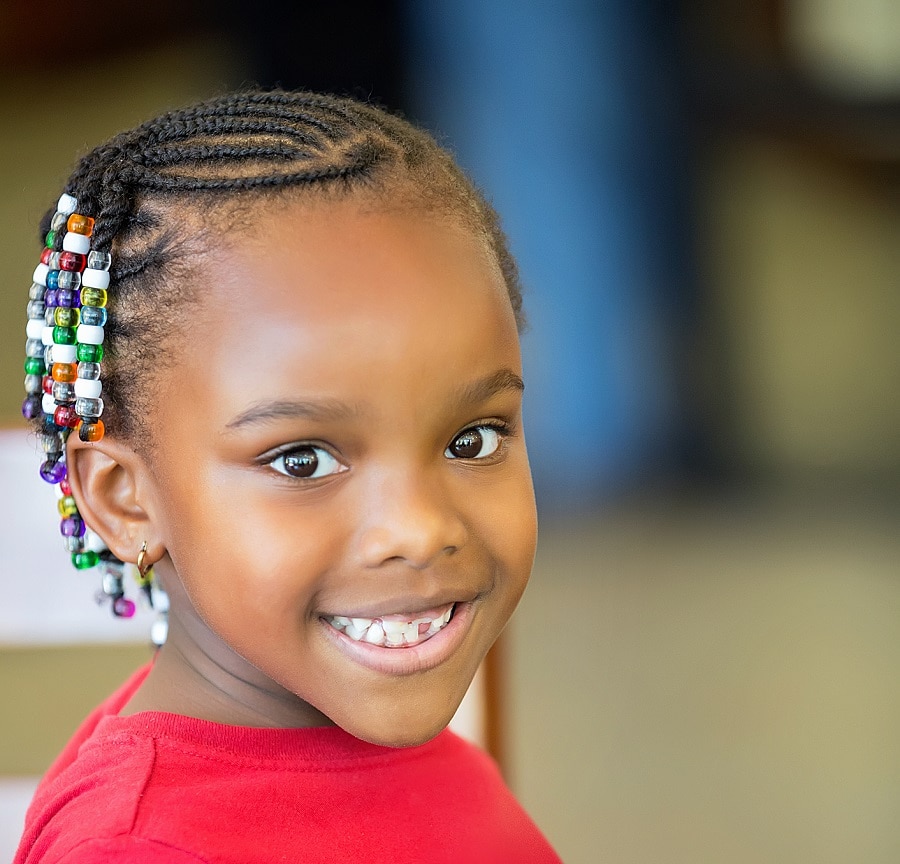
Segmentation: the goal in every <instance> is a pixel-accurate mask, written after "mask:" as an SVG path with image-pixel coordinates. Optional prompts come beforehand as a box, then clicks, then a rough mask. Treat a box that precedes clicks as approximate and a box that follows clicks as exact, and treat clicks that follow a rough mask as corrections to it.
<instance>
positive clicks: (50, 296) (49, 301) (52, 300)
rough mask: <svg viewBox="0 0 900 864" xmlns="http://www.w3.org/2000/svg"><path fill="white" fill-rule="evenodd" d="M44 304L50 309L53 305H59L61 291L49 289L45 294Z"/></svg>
mask: <svg viewBox="0 0 900 864" xmlns="http://www.w3.org/2000/svg"><path fill="white" fill-rule="evenodd" d="M44 306H46V307H47V308H48V309H49V308H51V307H52V306H59V291H49V290H48V291H47V293H46V294H44Z"/></svg>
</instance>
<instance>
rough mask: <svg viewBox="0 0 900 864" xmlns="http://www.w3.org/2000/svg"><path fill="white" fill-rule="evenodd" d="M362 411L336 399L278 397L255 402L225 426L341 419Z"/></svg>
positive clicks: (227, 427) (237, 427)
mask: <svg viewBox="0 0 900 864" xmlns="http://www.w3.org/2000/svg"><path fill="white" fill-rule="evenodd" d="M360 413H362V412H361V411H360V410H359V408H357V407H356V406H355V405H348V404H347V403H346V402H341V401H340V400H338V399H316V400H315V401H314V402H310V401H305V400H302V399H286V400H285V399H279V400H278V401H272V402H255V403H254V404H253V405H251V406H250V407H249V408H247V410H246V411H242V412H241V413H240V414H238V416H237V417H235V418H234V419H233V420H231V421H230V422H229V423H228V424H227V425H226V426H225V428H226V429H228V430H234V429H241V428H243V427H245V426H256V425H262V424H265V423H269V422H271V421H274V420H316V421H323V420H342V419H346V418H349V417H356V416H357V415H359V414H360Z"/></svg>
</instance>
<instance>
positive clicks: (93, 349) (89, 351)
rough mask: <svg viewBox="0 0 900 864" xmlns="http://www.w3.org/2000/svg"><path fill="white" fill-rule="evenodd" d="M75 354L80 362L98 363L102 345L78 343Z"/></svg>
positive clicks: (101, 356)
mask: <svg viewBox="0 0 900 864" xmlns="http://www.w3.org/2000/svg"><path fill="white" fill-rule="evenodd" d="M75 354H76V356H77V357H78V359H79V360H80V361H81V362H82V363H99V362H100V361H101V360H102V359H103V346H102V345H82V344H79V345H78V348H76V349H75Z"/></svg>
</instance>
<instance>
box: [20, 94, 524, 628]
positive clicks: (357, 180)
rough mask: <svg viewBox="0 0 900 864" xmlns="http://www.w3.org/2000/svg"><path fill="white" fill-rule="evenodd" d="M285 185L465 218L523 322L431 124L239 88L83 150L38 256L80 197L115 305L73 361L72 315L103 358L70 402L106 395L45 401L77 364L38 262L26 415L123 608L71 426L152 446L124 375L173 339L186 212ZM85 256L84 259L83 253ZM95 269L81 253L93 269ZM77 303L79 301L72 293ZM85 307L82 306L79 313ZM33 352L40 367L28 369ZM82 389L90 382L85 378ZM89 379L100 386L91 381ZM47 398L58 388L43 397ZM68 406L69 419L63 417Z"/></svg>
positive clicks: (108, 590) (510, 284)
mask: <svg viewBox="0 0 900 864" xmlns="http://www.w3.org/2000/svg"><path fill="white" fill-rule="evenodd" d="M284 194H300V195H303V194H306V195H309V196H327V195H331V196H349V195H352V194H367V195H374V196H381V197H382V198H384V199H386V200H390V201H393V202H399V204H400V205H402V204H404V203H408V204H409V205H410V206H414V207H419V208H426V209H429V210H431V211H434V212H438V213H441V214H443V215H447V216H449V217H451V218H455V219H457V220H458V221H461V222H462V223H463V225H464V226H465V227H467V228H469V229H470V230H472V231H473V232H475V233H476V234H477V235H478V236H480V237H482V238H483V240H484V241H485V242H486V244H487V246H488V248H489V249H490V250H491V252H492V253H493V255H494V257H495V259H496V262H497V264H498V266H499V268H500V271H501V274H502V276H503V278H504V280H505V283H506V287H507V291H508V294H509V297H510V301H511V303H512V307H513V310H514V313H515V315H516V319H517V321H519V323H520V324H521V291H520V286H519V281H518V274H517V270H516V265H515V262H514V260H513V258H512V256H511V254H510V252H509V250H508V247H507V243H506V239H505V237H504V235H503V233H502V231H501V229H500V225H499V220H498V218H497V215H496V213H495V211H494V210H493V208H492V207H491V206H490V204H489V203H488V202H487V201H486V200H485V198H484V197H483V196H482V194H481V193H480V192H479V191H478V190H477V189H476V188H475V187H474V186H473V185H472V183H471V182H470V181H469V180H468V178H466V177H465V175H464V174H463V173H462V172H461V171H460V169H459V168H458V167H457V166H456V165H455V163H454V162H453V159H452V158H451V157H450V155H449V154H448V153H447V152H446V151H444V150H443V149H442V148H441V147H440V146H439V145H438V144H437V143H436V142H435V141H434V139H433V138H432V137H431V136H429V135H428V134H427V133H425V132H423V131H421V130H419V129H417V128H415V127H414V126H412V125H411V124H409V123H407V122H406V121H405V120H402V119H400V118H399V117H396V116H393V115H391V114H388V113H387V112H385V111H382V110H380V109H378V108H375V107H372V106H370V105H366V104H363V103H360V102H356V101H354V100H350V99H344V98H339V97H333V96H325V95H321V94H316V93H304V92H298V93H290V92H283V91H270V92H262V91H249V92H239V93H235V94H230V95H226V96H223V97H220V98H217V99H213V100H210V101H207V102H203V103H200V104H197V105H194V106H192V107H189V108H185V109H182V110H179V111H173V112H170V113H167V114H164V115H162V116H160V117H158V118H156V119H154V120H151V121H149V122H147V123H144V124H143V125H141V126H139V127H137V128H136V129H134V130H131V131H128V132H124V133H122V134H120V135H117V136H116V137H115V138H113V139H112V140H110V141H109V142H108V143H106V144H103V145H101V146H99V147H97V148H96V149H94V150H93V151H92V152H90V153H88V154H87V155H86V156H84V157H83V158H82V159H81V161H80V162H79V163H78V165H77V167H76V168H75V171H74V172H73V174H72V176H71V177H70V178H69V181H68V183H67V184H66V187H65V195H64V196H63V198H61V199H60V204H59V205H58V206H57V208H56V209H55V210H51V211H49V212H48V213H47V214H46V216H45V217H44V219H43V220H42V224H41V229H42V230H41V234H42V239H43V238H44V237H46V238H47V247H48V248H46V249H45V250H44V255H43V256H42V259H41V260H42V265H41V267H46V266H47V265H45V264H44V263H43V262H44V261H45V258H46V259H47V260H49V261H50V266H51V267H52V266H53V264H54V263H56V262H57V261H58V259H52V258H50V257H49V255H48V253H50V254H52V252H53V251H54V250H57V251H58V250H59V249H60V248H63V247H62V246H61V243H60V240H59V238H58V237H56V236H55V235H56V234H59V233H65V232H58V231H55V230H54V226H59V225H61V224H64V223H65V218H69V219H70V220H71V218H72V217H68V214H67V213H64V212H63V213H61V211H62V210H64V209H66V208H64V207H63V200H64V199H65V200H66V201H67V202H69V203H70V204H71V206H72V207H73V208H74V207H75V206H77V214H76V215H77V216H78V218H79V219H83V218H85V217H87V221H88V222H90V220H91V219H93V222H91V225H92V226H93V227H92V231H88V232H87V233H88V234H89V236H90V249H91V250H92V251H91V252H90V253H89V256H95V257H94V258H93V259H92V260H99V261H101V262H103V261H105V262H106V264H105V266H106V267H108V268H109V278H108V281H109V283H110V285H109V287H110V290H109V294H108V303H107V301H106V292H105V291H104V292H103V303H102V304H100V301H99V300H93V299H91V298H87V299H88V300H90V302H92V303H96V304H100V305H105V306H106V307H107V308H108V317H107V313H106V312H103V314H102V317H100V318H99V320H100V324H101V325H103V326H101V327H93V330H94V331H97V330H99V331H100V335H99V338H100V340H101V342H103V343H105V344H102V345H100V346H97V345H92V346H88V348H91V349H93V350H92V353H91V352H87V353H85V356H89V357H91V358H92V359H93V358H96V360H97V362H86V363H82V362H80V361H81V359H82V354H81V349H82V345H81V336H80V335H79V331H80V330H82V329H86V328H84V327H79V326H77V317H78V316H77V315H76V316H74V318H75V323H76V326H75V327H74V328H73V331H74V333H75V334H76V335H77V338H78V351H79V353H78V361H79V362H78V363H77V368H78V373H77V374H78V376H81V375H82V372H84V373H85V375H87V374H91V375H92V376H93V377H94V378H99V376H100V371H99V370H100V363H99V360H100V358H101V357H102V358H103V363H102V367H103V369H102V390H103V396H104V398H103V399H102V400H100V399H99V398H96V399H92V400H84V399H79V400H77V402H76V404H78V405H80V404H81V403H85V402H86V401H87V402H91V403H94V402H99V403H100V406H99V407H97V408H96V409H92V410H95V411H96V412H97V415H98V416H96V417H84V416H83V415H82V416H80V417H79V416H76V411H77V409H72V407H71V406H70V405H68V404H62V405H61V402H60V401H59V400H57V401H56V403H55V404H56V406H60V405H61V407H62V408H63V409H64V411H63V414H62V415H60V414H59V413H56V414H54V413H53V412H54V406H53V404H52V403H53V399H54V397H55V396H57V395H59V394H62V395H63V396H65V397H67V398H69V397H71V398H70V401H74V391H70V390H66V388H67V387H71V385H68V384H66V385H65V386H63V385H62V384H60V385H59V387H58V388H57V389H53V388H54V387H57V384H56V383H55V382H56V381H57V377H56V370H57V367H62V366H64V365H65V366H67V367H68V366H71V369H72V370H74V369H75V368H76V365H75V363H74V362H71V360H69V358H70V357H71V353H72V352H71V349H69V348H66V351H67V352H68V353H66V355H65V356H66V358H67V361H68V362H67V363H66V364H60V363H57V362H56V360H54V358H53V351H54V350H58V351H59V352H62V350H63V349H62V348H57V346H56V345H53V344H52V343H53V340H51V339H50V338H49V337H48V335H47V333H48V331H50V330H59V329H60V328H59V327H53V326H52V325H53V324H54V322H55V323H59V321H58V320H57V319H56V318H55V317H54V316H55V315H56V312H55V311H54V309H53V308H51V307H52V306H54V305H55V304H57V303H58V298H57V297H56V296H55V295H54V296H53V301H54V303H51V302H50V296H49V295H50V294H51V291H50V289H49V288H48V284H49V283H46V280H45V279H44V277H45V276H46V272H47V271H46V269H45V270H44V271H43V272H42V273H41V274H40V275H41V277H42V280H43V282H39V281H38V271H36V273H35V280H36V281H35V284H33V285H32V291H31V294H30V297H31V301H32V303H29V318H30V319H33V320H30V321H29V324H30V325H31V324H35V326H34V327H32V329H31V330H30V331H29V337H30V338H29V345H32V349H31V350H27V353H28V355H29V356H28V359H27V360H26V371H27V372H28V377H27V378H26V390H27V392H28V397H27V398H26V400H25V403H24V405H23V413H24V414H25V416H26V417H30V418H33V419H34V421H35V423H36V426H37V428H38V432H39V438H40V441H41V444H42V446H43V449H44V452H45V455H46V460H45V462H44V464H43V465H42V467H41V474H42V476H43V477H44V479H46V480H48V481H49V482H52V483H56V484H59V486H60V487H61V490H60V513H61V515H63V527H62V530H63V534H64V535H65V536H66V542H67V545H68V548H69V551H70V552H71V553H72V557H73V563H75V565H76V566H77V567H80V568H87V567H100V568H101V570H102V576H103V590H102V592H101V595H100V596H101V599H102V598H110V599H111V601H112V608H113V612H114V614H116V615H120V616H125V617H127V616H129V615H131V614H133V611H134V604H133V603H132V602H131V601H129V600H126V599H125V596H124V588H123V583H122V574H123V570H124V565H123V564H122V562H120V561H119V560H118V559H117V558H115V556H113V554H112V553H111V552H110V551H109V550H108V549H106V547H105V545H104V544H103V543H102V541H100V539H99V538H98V537H96V536H95V535H93V534H92V532H90V530H89V529H88V528H87V526H85V525H84V524H83V523H82V522H81V520H80V515H79V514H78V511H77V505H76V504H75V501H74V498H73V497H72V495H71V489H70V488H68V484H67V482H66V480H65V468H64V463H65V440H66V437H67V436H68V434H70V432H71V431H72V430H74V429H77V430H78V434H79V435H80V436H81V437H82V439H83V440H97V437H96V436H98V435H102V434H103V429H104V426H103V423H102V422H100V421H99V412H101V411H102V412H104V416H105V423H106V428H111V429H114V430H115V434H116V435H117V436H119V437H120V438H123V439H126V440H129V441H131V442H132V443H133V444H134V445H135V446H152V436H150V435H148V434H147V430H145V429H144V428H143V427H142V423H141V417H143V416H145V415H146V413H147V411H148V410H149V409H150V407H151V406H150V404H149V400H150V396H149V395H148V394H147V388H146V387H134V386H133V384H132V382H133V381H134V380H135V379H136V378H141V377H143V378H147V377H148V376H149V375H150V373H151V370H152V369H154V368H159V366H160V364H161V363H164V362H165V353H166V352H165V351H164V350H161V348H160V346H161V345H162V344H163V341H164V339H167V338H168V339H171V338H172V334H173V333H174V332H177V331H178V327H179V323H181V322H180V321H179V320H178V316H177V313H176V312H175V311H174V310H178V309H179V308H180V309H182V310H183V309H184V304H185V303H190V301H191V297H190V296H187V297H186V296H185V280H184V279H182V278H179V277H180V276H182V275H183V274H185V273H186V272H187V268H188V267H189V262H190V260H191V258H192V256H194V255H195V254H196V253H197V252H198V251H203V248H204V247H203V245H202V244H203V240H202V239H198V237H197V236H196V235H197V233H198V232H197V231H190V230H188V231H185V230H184V227H183V226H184V216H185V213H192V214H193V215H194V216H195V217H196V220H197V221H196V222H193V223H191V224H192V225H200V226H202V227H201V231H200V233H201V234H202V233H203V230H202V229H203V227H205V228H208V227H209V226H210V224H211V220H213V219H215V218H216V216H215V214H217V213H226V210H227V208H228V207H229V206H232V207H234V206H235V205H237V206H240V205H241V204H243V203H244V202H245V201H246V200H247V199H252V198H254V197H259V198H261V199H265V198H273V197H275V196H279V195H284ZM72 202H76V203H72ZM68 206H69V204H67V205H66V207H68ZM61 216H62V217H64V218H62V219H61V218H60V217H61ZM68 225H69V234H71V233H72V232H73V231H74V230H78V231H81V230H82V229H81V228H77V229H73V228H72V222H71V221H69V223H68ZM85 230H86V229H85ZM69 234H66V236H69ZM51 238H52V239H51ZM75 239H78V238H75ZM198 243H199V244H200V245H199V246H198ZM63 254H66V253H63ZM81 266H82V268H84V264H82V265H81ZM93 266H95V265H93V264H92V263H88V264H87V267H88V268H91V267H93ZM98 266H100V265H98ZM40 269H41V268H40V267H39V270H40ZM50 272H51V275H52V273H53V271H52V270H51V271H50ZM59 272H62V271H59ZM89 272H92V273H96V272H97V271H91V270H84V269H83V273H84V274H85V276H86V275H87V274H88V273H89ZM94 278H96V277H94ZM70 281H71V280H70ZM55 284H56V283H55V282H54V285H55ZM76 287H77V284H76ZM45 293H46V295H48V296H45ZM70 293H73V292H70ZM82 293H83V291H82ZM45 301H47V302H46V303H45ZM176 301H177V302H176ZM34 304H37V305H36V306H35V305H34ZM62 305H63V304H62V303H58V306H62ZM71 305H72V306H81V303H80V302H79V301H77V300H74V301H72V303H71ZM38 307H40V310H38ZM45 307H46V308H45ZM86 308H87V307H82V315H83V314H84V310H85V309H86ZM91 313H96V314H92V318H91V320H98V316H99V313H97V309H96V308H93V309H91ZM66 314H67V316H68V317H66V315H64V316H62V318H60V320H65V321H66V323H68V322H69V319H71V318H72V317H73V316H72V314H69V313H66ZM38 317H40V319H41V321H40V324H41V325H43V332H44V345H45V346H46V347H45V349H44V352H43V353H42V355H41V359H40V360H39V359H38V356H37V349H36V348H34V346H33V343H35V341H36V340H35V339H34V338H31V337H32V336H33V335H34V332H35V331H36V330H37V329H40V327H38V326H37V324H36V321H37V318H38ZM182 317H183V316H182ZM83 320H84V319H82V323H83ZM92 338H93V337H92ZM38 347H40V346H39V345H38ZM98 347H99V350H96V349H98ZM26 349H28V346H26ZM60 356H62V355H60ZM29 364H30V365H29ZM41 364H42V371H41V373H39V374H35V372H36V370H37V366H38V365H41ZM82 367H84V369H82ZM88 367H90V368H88ZM94 367H96V368H94ZM51 368H52V370H53V374H52V376H51ZM65 371H66V370H65V369H64V370H63V372H65ZM60 374H61V375H62V374H63V373H62V372H61V373H60ZM68 374H72V375H74V372H71V373H68ZM35 379H37V380H35ZM38 383H40V388H41V389H42V390H43V392H44V394H45V395H44V396H43V397H41V396H40V395H39V393H40V389H38ZM94 383H95V384H96V382H94ZM82 385H83V386H82V392H85V388H86V387H87V385H84V383H83V382H82ZM59 388H61V389H59ZM95 390H96V393H95V395H97V396H99V384H97V386H96V388H95ZM91 392H92V393H94V391H91ZM47 394H52V395H50V396H49V399H50V403H51V404H49V406H48V403H47V401H46V400H47V399H48V395H47ZM42 399H43V400H44V401H43V403H42V401H41V400H42ZM63 401H65V400H63ZM42 404H43V406H44V407H43V409H41V407H40V406H41V405H42ZM89 407H90V406H89ZM61 418H62V420H65V421H66V423H65V425H60V420H61ZM91 435H94V436H95V437H93V438H92V437H90V436H91ZM60 478H62V479H60ZM140 560H141V559H140V558H139V563H140ZM139 571H140V572H139V575H138V577H137V578H138V584H139V585H140V586H141V587H142V588H143V589H144V591H145V593H146V594H147V596H148V598H149V599H150V601H151V604H153V603H154V602H155V603H156V605H157V606H160V605H163V606H164V603H165V598H164V595H162V593H161V592H160V591H158V590H157V589H156V588H155V587H154V585H153V580H152V571H149V572H148V571H145V570H144V568H143V567H141V568H139ZM164 635H165V634H164V626H163V627H162V628H158V630H157V632H156V633H155V634H154V641H156V642H158V643H161V642H162V641H163V639H164Z"/></svg>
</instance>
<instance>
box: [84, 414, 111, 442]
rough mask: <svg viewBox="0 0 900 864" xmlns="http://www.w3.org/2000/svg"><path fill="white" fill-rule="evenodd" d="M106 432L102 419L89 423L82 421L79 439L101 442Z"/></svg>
mask: <svg viewBox="0 0 900 864" xmlns="http://www.w3.org/2000/svg"><path fill="white" fill-rule="evenodd" d="M104 431H105V427H104V425H103V421H102V420H100V419H97V420H91V421H90V422H89V423H86V422H85V421H84V420H81V421H80V422H79V423H78V437H79V438H80V439H81V440H82V441H100V440H101V439H102V438H103V433H104Z"/></svg>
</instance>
